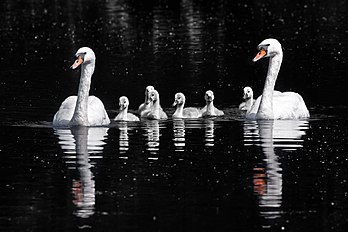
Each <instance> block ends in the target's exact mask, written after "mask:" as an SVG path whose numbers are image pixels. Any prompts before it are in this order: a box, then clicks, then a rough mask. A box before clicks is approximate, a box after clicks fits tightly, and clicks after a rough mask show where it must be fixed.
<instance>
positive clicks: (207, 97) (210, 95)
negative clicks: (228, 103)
mask: <svg viewBox="0 0 348 232" xmlns="http://www.w3.org/2000/svg"><path fill="white" fill-rule="evenodd" d="M204 99H205V101H206V102H212V101H214V93H213V91H211V90H208V91H207V92H205V95H204Z"/></svg>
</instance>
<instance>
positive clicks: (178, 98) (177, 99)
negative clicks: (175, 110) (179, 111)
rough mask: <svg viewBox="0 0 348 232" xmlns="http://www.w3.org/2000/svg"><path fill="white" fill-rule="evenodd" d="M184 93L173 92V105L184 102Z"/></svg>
mask: <svg viewBox="0 0 348 232" xmlns="http://www.w3.org/2000/svg"><path fill="white" fill-rule="evenodd" d="M185 100H186V98H185V95H184V94H183V93H176V94H175V100H174V103H173V106H176V105H178V106H180V105H183V104H185Z"/></svg>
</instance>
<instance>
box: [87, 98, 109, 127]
mask: <svg viewBox="0 0 348 232" xmlns="http://www.w3.org/2000/svg"><path fill="white" fill-rule="evenodd" d="M88 123H89V125H90V126H106V125H109V124H110V119H109V116H108V114H107V113H106V110H105V107H104V104H103V102H102V101H101V100H100V99H99V98H97V97H95V96H89V97H88Z"/></svg>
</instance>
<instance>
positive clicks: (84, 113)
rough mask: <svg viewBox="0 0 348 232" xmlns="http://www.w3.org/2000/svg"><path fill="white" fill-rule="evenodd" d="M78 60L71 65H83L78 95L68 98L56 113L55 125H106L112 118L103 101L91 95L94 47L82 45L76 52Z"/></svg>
mask: <svg viewBox="0 0 348 232" xmlns="http://www.w3.org/2000/svg"><path fill="white" fill-rule="evenodd" d="M75 56H76V61H75V62H74V64H73V65H72V66H71V68H72V69H76V68H77V67H78V66H80V65H81V77H80V84H79V90H78V93H77V96H70V97H68V98H66V99H65V100H64V101H63V103H62V104H61V106H60V107H59V110H58V112H57V113H56V114H55V115H54V118H53V126H54V127H67V126H77V125H79V126H105V125H109V124H110V119H109V117H108V114H107V113H106V111H105V108H104V105H103V102H102V101H101V100H100V99H99V98H97V97H95V96H89V89H90V85H91V78H92V75H93V72H94V67H95V59H96V58H95V54H94V52H93V50H92V49H90V48H88V47H82V48H80V49H79V50H78V51H77V52H76V55H75Z"/></svg>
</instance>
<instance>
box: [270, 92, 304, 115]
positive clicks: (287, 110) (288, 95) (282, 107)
mask: <svg viewBox="0 0 348 232" xmlns="http://www.w3.org/2000/svg"><path fill="white" fill-rule="evenodd" d="M273 111H274V118H275V119H299V118H308V117H309V112H308V109H307V107H306V104H305V102H304V101H303V98H302V97H301V95H299V94H298V93H294V92H284V93H281V94H277V95H274V96H273Z"/></svg>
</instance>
